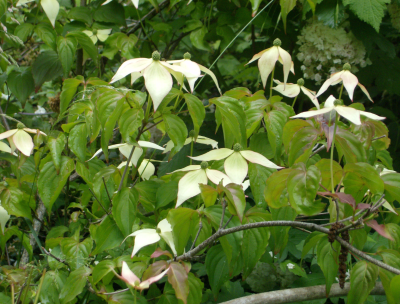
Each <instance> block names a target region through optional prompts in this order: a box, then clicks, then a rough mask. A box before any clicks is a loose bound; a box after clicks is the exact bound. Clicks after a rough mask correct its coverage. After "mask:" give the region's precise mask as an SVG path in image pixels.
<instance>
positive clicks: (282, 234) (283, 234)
mask: <svg viewBox="0 0 400 304" xmlns="http://www.w3.org/2000/svg"><path fill="white" fill-rule="evenodd" d="M271 215H272V220H273V221H294V219H295V218H296V216H297V214H296V211H294V209H293V208H291V207H290V206H286V207H281V208H279V209H274V208H271ZM289 230H290V227H283V226H282V227H272V228H271V236H273V238H274V243H273V244H272V245H273V246H271V247H272V248H273V250H274V254H275V255H276V254H278V253H279V252H281V251H283V250H284V249H285V247H286V245H287V242H288V239H289Z"/></svg>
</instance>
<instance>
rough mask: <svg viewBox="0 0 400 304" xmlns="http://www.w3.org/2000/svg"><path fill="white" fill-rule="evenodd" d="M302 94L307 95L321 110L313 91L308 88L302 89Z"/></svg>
mask: <svg viewBox="0 0 400 304" xmlns="http://www.w3.org/2000/svg"><path fill="white" fill-rule="evenodd" d="M300 89H301V90H302V92H303V93H304V94H305V95H307V97H308V98H310V100H311V102H312V103H313V104H314V105H315V106H316V107H317V109H319V103H318V99H317V97H315V94H313V93H312V91H311V90H309V89H307V88H306V87H303V86H302V87H301V88H300Z"/></svg>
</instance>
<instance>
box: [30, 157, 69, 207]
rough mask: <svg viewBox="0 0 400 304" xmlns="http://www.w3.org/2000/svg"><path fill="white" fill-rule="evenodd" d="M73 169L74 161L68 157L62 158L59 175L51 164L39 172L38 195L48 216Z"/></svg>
mask: <svg viewBox="0 0 400 304" xmlns="http://www.w3.org/2000/svg"><path fill="white" fill-rule="evenodd" d="M74 168H75V165H74V161H73V160H72V159H71V158H69V157H66V156H62V157H61V166H60V173H59V174H57V170H56V167H55V166H54V163H53V162H48V163H46V164H45V165H44V166H43V168H42V170H41V171H40V173H39V177H38V190H39V195H40V198H41V199H42V201H43V204H44V205H45V207H46V209H47V211H48V212H49V214H50V212H51V208H52V207H53V204H54V202H55V201H56V199H57V198H58V196H59V195H60V193H61V191H62V189H63V188H64V186H65V184H66V183H67V180H68V177H69V175H70V174H71V172H72V171H73V170H74Z"/></svg>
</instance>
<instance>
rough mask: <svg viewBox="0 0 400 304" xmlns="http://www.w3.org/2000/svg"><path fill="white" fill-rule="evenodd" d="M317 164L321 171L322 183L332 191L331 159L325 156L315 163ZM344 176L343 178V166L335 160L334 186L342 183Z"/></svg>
mask: <svg viewBox="0 0 400 304" xmlns="http://www.w3.org/2000/svg"><path fill="white" fill-rule="evenodd" d="M315 166H316V167H317V168H318V169H319V171H320V172H321V184H322V185H323V186H324V187H325V188H327V189H328V190H329V191H332V183H331V161H330V159H326V158H323V159H321V160H320V161H318V162H317V163H316V164H315ZM342 178H343V169H342V167H341V166H340V165H339V164H338V163H337V162H336V161H333V181H334V182H333V186H334V187H336V186H337V184H339V183H340V181H341V180H342ZM335 189H336V188H335Z"/></svg>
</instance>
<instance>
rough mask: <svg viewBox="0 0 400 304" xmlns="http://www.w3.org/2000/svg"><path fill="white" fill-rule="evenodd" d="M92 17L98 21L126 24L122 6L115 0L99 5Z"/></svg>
mask: <svg viewBox="0 0 400 304" xmlns="http://www.w3.org/2000/svg"><path fill="white" fill-rule="evenodd" d="M93 18H94V20H96V21H99V22H108V23H116V24H119V25H122V26H126V21H125V11H124V7H123V6H122V4H120V3H118V2H115V1H111V2H110V3H108V4H107V5H101V6H99V7H98V8H97V9H96V10H95V12H94V15H93Z"/></svg>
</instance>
